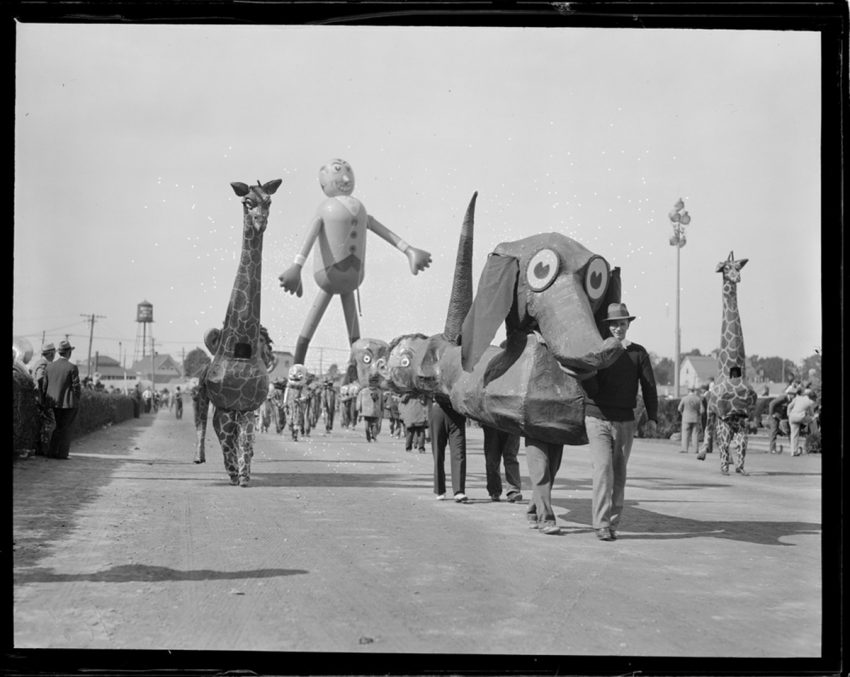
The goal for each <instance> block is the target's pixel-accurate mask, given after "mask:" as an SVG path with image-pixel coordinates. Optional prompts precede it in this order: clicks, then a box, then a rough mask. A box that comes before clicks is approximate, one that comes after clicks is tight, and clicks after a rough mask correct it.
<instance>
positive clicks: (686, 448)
mask: <svg viewBox="0 0 850 677" xmlns="http://www.w3.org/2000/svg"><path fill="white" fill-rule="evenodd" d="M701 406H702V400H701V399H700V396H699V395H697V394H696V388H695V387H694V386H691V387H690V388H688V394H687V395H685V396H684V397H683V398H682V399H681V400H680V401H679V407H678V408H679V414H681V416H682V440H681V442H682V448H681V449H680V453H682V454H687V453H689V452H690V451H691V450H693V452H694V453H695V454H696V453H698V451H699V450H698V446H699V442H698V438H699V422H700V408H701Z"/></svg>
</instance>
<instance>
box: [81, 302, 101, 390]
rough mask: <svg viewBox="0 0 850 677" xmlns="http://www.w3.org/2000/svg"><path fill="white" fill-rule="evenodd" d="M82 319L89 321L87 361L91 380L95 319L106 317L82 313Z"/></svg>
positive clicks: (88, 374)
mask: <svg viewBox="0 0 850 677" xmlns="http://www.w3.org/2000/svg"><path fill="white" fill-rule="evenodd" d="M80 317H85V318H86V319H87V320H88V321H89V355H88V359H87V360H86V369H87V370H88V373H87V374H86V376H88V377H89V378H91V344H92V340H93V339H94V321H95V319H106V315H95V314H94V313H92V314H91V315H83V314H82V313H80Z"/></svg>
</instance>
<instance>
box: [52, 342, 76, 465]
mask: <svg viewBox="0 0 850 677" xmlns="http://www.w3.org/2000/svg"><path fill="white" fill-rule="evenodd" d="M73 350H74V346H72V345H71V344H70V343H68V341H66V340H62V341H59V347H58V348H57V351H56V352H58V353H59V354H58V356H57V357H56V359H55V360H53V362H51V363H50V364H48V365H47V369H46V371H45V381H46V382H47V384H46V388H45V395H46V400H47V402H48V404H49V405H50V406H51V407H53V416H54V417H55V419H56V430H55V431H54V432H53V436H52V437H51V438H50V448H49V449H48V452H47V455H48V456H49V457H50V458H68V451H69V450H70V448H71V428H72V427H73V425H74V420H75V419H76V418H77V407H79V405H80V391H81V385H80V372H79V370H78V369H77V365H76V364H71V361H70V357H71V351H73Z"/></svg>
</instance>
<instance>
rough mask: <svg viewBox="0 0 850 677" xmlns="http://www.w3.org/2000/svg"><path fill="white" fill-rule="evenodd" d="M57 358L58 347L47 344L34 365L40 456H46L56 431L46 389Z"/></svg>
mask: <svg viewBox="0 0 850 677" xmlns="http://www.w3.org/2000/svg"><path fill="white" fill-rule="evenodd" d="M54 357H56V346H54V345H53V344H52V343H45V344H44V345H43V346H42V347H41V357H39V358H38V359H37V360H36V361H35V363H34V364H33V365H32V378H33V381H35V397H36V403H37V404H38V418H39V424H40V430H39V446H38V449H37V450H36V454H37V455H38V456H46V455H47V451H48V448H49V446H50V438H51V436H52V435H53V431H54V430H55V429H56V419H55V418H54V417H53V407H51V406H50V405H48V404H47V400H46V397H45V388H46V386H47V381H46V372H47V365H48V364H50V363H51V362H53V358H54Z"/></svg>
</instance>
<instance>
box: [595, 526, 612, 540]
mask: <svg viewBox="0 0 850 677" xmlns="http://www.w3.org/2000/svg"><path fill="white" fill-rule="evenodd" d="M596 538H598V539H599V540H600V541H613V540H615V539H616V536H614V534H612V533H611V530H610V529H609V528H608V527H604V528H602V529H597V530H596Z"/></svg>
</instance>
